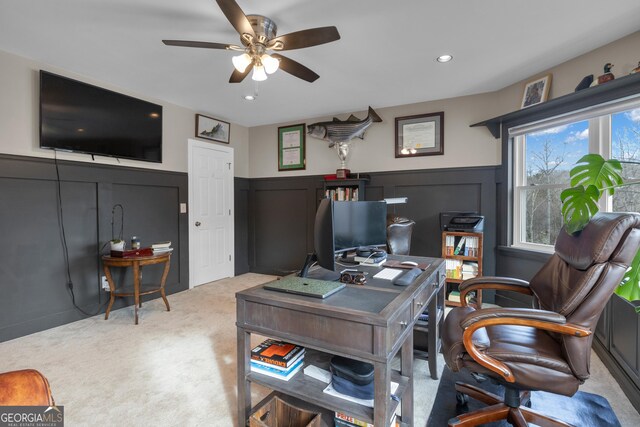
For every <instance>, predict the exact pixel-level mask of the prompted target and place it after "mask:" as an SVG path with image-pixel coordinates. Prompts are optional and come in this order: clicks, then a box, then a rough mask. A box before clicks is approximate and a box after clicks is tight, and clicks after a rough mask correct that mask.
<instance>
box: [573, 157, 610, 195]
mask: <svg viewBox="0 0 640 427" xmlns="http://www.w3.org/2000/svg"><path fill="white" fill-rule="evenodd" d="M620 172H622V165H621V164H620V162H619V161H618V160H615V159H610V160H605V159H604V158H603V157H602V156H601V155H599V154H587V155H585V156H583V157H582V158H581V159H580V160H578V162H577V163H576V165H575V166H574V167H573V168H572V169H571V172H570V176H571V186H573V187H577V186H579V185H582V186H584V187H585V188H586V187H589V186H590V185H595V186H596V187H597V188H598V189H599V190H600V191H602V190H604V189H608V190H609V194H613V193H614V187H617V186H620V185H622V177H621V176H620Z"/></svg>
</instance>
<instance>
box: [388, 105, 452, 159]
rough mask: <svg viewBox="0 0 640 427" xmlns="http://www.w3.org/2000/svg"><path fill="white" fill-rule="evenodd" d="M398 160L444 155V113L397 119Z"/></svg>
mask: <svg viewBox="0 0 640 427" xmlns="http://www.w3.org/2000/svg"><path fill="white" fill-rule="evenodd" d="M395 148H396V158H401V157H415V156H438V155H441V154H444V112H443V111H440V112H438V113H430V114H420V115H417V116H407V117H396V147H395Z"/></svg>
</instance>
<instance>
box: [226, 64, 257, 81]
mask: <svg viewBox="0 0 640 427" xmlns="http://www.w3.org/2000/svg"><path fill="white" fill-rule="evenodd" d="M251 70H253V63H251V65H249V66H248V67H247V69H246V70H244V73H241V72H240V71H238V70H236V69H235V68H234V69H233V73H231V77H229V83H240V82H241V81H243V80H244V78H245V77H247V75H249V73H250V72H251Z"/></svg>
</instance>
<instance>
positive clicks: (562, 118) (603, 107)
mask: <svg viewBox="0 0 640 427" xmlns="http://www.w3.org/2000/svg"><path fill="white" fill-rule="evenodd" d="M639 102H640V95H633V96H630V97H627V98H623V99H618V100H615V101H611V102H605V103H604V104H599V105H595V106H593V107H588V108H583V109H582V110H577V111H573V112H571V113H566V114H561V115H559V116H555V117H551V118H549V119H544V120H539V121H537V122H532V123H527V124H524V125H520V126H515V127H512V128H509V135H510V136H518V135H524V134H527V133H531V132H535V131H537V130H540V129H548V128H554V127H556V126H561V125H565V124H567V123H573V122H580V121H583V120H590V119H592V118H594V117H598V116H604V115H608V114H615V113H619V112H620V111H626V110H631V109H634V108H638V103H639Z"/></svg>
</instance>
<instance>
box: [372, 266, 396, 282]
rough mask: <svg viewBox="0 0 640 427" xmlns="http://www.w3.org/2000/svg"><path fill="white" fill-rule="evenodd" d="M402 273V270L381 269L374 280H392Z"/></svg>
mask: <svg viewBox="0 0 640 427" xmlns="http://www.w3.org/2000/svg"><path fill="white" fill-rule="evenodd" d="M400 273H402V270H400V269H397V268H383V269H382V270H380V271H379V272H378V273H376V275H375V276H373V278H374V279H382V280H393V279H395V278H396V276H397V275H398V274H400Z"/></svg>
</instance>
